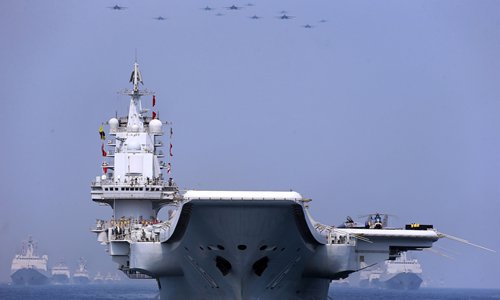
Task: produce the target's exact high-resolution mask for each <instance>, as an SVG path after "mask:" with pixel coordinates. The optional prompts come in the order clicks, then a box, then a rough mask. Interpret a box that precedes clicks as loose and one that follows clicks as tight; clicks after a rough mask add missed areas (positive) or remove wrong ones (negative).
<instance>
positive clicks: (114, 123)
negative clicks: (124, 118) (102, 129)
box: [108, 118, 118, 131]
mask: <svg viewBox="0 0 500 300" xmlns="http://www.w3.org/2000/svg"><path fill="white" fill-rule="evenodd" d="M108 124H109V129H110V130H111V131H116V130H117V129H118V119H117V118H111V119H109V121H108Z"/></svg>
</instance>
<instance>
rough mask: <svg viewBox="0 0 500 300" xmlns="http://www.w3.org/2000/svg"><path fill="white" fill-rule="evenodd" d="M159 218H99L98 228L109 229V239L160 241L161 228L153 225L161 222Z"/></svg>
mask: <svg viewBox="0 0 500 300" xmlns="http://www.w3.org/2000/svg"><path fill="white" fill-rule="evenodd" d="M161 223H162V221H160V220H158V219H153V218H152V219H151V220H145V219H142V218H140V219H133V218H124V217H122V218H120V219H118V220H115V219H112V220H110V221H104V220H99V219H98V220H97V224H96V228H97V229H98V230H108V238H109V240H127V239H129V240H132V241H134V242H158V241H159V238H160V232H159V230H155V228H154V227H153V225H156V224H161Z"/></svg>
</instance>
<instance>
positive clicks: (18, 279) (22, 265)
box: [10, 236, 49, 285]
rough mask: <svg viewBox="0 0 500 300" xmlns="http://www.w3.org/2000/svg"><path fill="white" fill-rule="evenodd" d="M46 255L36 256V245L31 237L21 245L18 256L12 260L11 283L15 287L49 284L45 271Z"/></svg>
mask: <svg viewBox="0 0 500 300" xmlns="http://www.w3.org/2000/svg"><path fill="white" fill-rule="evenodd" d="M48 260H49V258H48V256H47V255H43V256H42V257H40V256H37V253H36V245H35V243H34V242H33V239H32V238H31V236H30V237H29V238H28V241H27V242H25V243H23V248H22V250H21V253H20V254H17V255H16V256H15V257H14V259H13V260H12V265H11V275H10V278H11V279H12V283H13V284H16V285H40V284H47V283H48V282H49V274H48V271H47V262H48Z"/></svg>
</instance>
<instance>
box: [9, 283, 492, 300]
mask: <svg viewBox="0 0 500 300" xmlns="http://www.w3.org/2000/svg"><path fill="white" fill-rule="evenodd" d="M158 298H159V296H158V289H157V287H156V284H155V283H153V282H152V283H151V284H149V283H144V284H89V285H46V286H10V285H0V299H1V300H35V299H36V300H52V299H54V300H59V299H60V300H63V299H64V300H90V299H96V300H110V299H125V300H142V299H151V300H153V299H158ZM328 299H329V300H330V299H333V300H401V299H408V300H493V299H498V300H500V290H499V289H489V290H488V289H445V288H440V289H431V288H421V289H419V290H416V291H393V290H377V289H360V288H347V287H334V288H331V289H330V292H329V296H328Z"/></svg>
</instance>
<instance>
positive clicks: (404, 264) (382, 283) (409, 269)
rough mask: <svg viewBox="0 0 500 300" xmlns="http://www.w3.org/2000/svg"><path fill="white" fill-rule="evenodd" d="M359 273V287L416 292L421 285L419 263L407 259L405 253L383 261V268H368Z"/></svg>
mask: <svg viewBox="0 0 500 300" xmlns="http://www.w3.org/2000/svg"><path fill="white" fill-rule="evenodd" d="M360 273H361V274H360V282H359V284H360V286H361V287H374V288H387V289H396V290H416V289H418V288H419V287H420V285H421V284H422V278H420V275H421V274H422V267H421V265H420V263H419V262H418V261H417V260H416V259H408V258H407V256H406V253H401V254H400V255H399V256H398V257H397V258H395V259H394V260H388V261H385V262H384V265H383V267H377V268H368V269H366V270H363V271H361V272H360Z"/></svg>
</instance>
